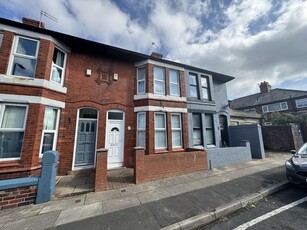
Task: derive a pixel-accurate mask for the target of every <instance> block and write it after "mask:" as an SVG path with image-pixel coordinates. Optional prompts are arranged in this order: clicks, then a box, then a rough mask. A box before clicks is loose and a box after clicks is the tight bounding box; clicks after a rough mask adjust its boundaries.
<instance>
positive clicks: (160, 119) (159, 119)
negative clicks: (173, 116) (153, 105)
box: [155, 114, 165, 129]
mask: <svg viewBox="0 0 307 230" xmlns="http://www.w3.org/2000/svg"><path fill="white" fill-rule="evenodd" d="M155 128H161V129H164V128H165V116H164V114H155Z"/></svg>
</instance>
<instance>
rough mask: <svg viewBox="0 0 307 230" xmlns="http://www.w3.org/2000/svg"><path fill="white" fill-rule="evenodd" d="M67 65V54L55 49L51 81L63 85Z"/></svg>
mask: <svg viewBox="0 0 307 230" xmlns="http://www.w3.org/2000/svg"><path fill="white" fill-rule="evenodd" d="M65 64H66V53H65V52H63V51H62V50H60V49H58V48H57V47H55V48H54V52H53V58H52V66H51V76H50V81H52V82H55V83H57V84H60V85H63V83H64V74H65Z"/></svg>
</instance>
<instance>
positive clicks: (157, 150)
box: [155, 149, 169, 154]
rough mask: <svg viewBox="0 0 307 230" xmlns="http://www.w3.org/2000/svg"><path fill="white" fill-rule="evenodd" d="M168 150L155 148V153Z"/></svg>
mask: <svg viewBox="0 0 307 230" xmlns="http://www.w3.org/2000/svg"><path fill="white" fill-rule="evenodd" d="M168 152H169V151H168V150H167V149H155V153H157V154H160V153H168Z"/></svg>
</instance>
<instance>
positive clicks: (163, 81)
mask: <svg viewBox="0 0 307 230" xmlns="http://www.w3.org/2000/svg"><path fill="white" fill-rule="evenodd" d="M155 69H162V70H163V80H160V79H155ZM153 75H154V76H153V79H154V93H155V94H161V95H165V68H163V67H160V66H154V67H153ZM156 82H161V83H162V84H163V92H156Z"/></svg>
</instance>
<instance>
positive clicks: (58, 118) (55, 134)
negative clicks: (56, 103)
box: [39, 106, 61, 157]
mask: <svg viewBox="0 0 307 230" xmlns="http://www.w3.org/2000/svg"><path fill="white" fill-rule="evenodd" d="M47 108H50V109H55V110H57V117H56V124H55V129H54V130H47V129H45V127H43V130H42V138H41V145H40V149H39V156H40V157H42V156H43V153H42V150H43V142H44V135H45V133H53V134H54V138H53V143H52V150H56V147H57V140H58V132H59V121H60V112H61V110H60V109H58V108H55V107H51V106H46V107H45V114H44V120H43V126H44V122H45V116H46V110H47Z"/></svg>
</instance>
